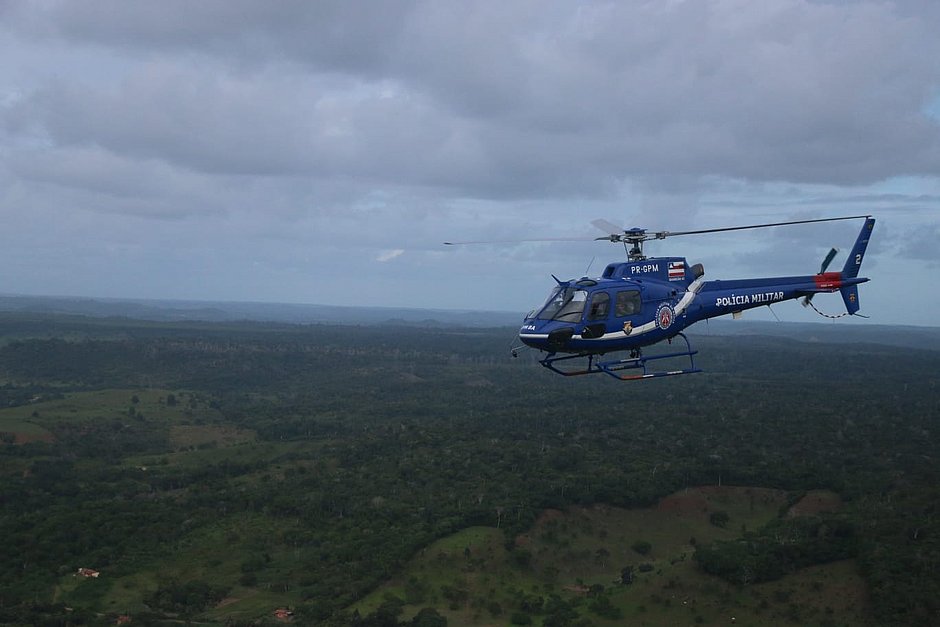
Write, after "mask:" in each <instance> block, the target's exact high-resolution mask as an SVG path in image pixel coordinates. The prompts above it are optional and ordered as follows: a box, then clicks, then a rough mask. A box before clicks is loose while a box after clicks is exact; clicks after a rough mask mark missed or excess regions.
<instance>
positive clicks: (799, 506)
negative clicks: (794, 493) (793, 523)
mask: <svg viewBox="0 0 940 627" xmlns="http://www.w3.org/2000/svg"><path fill="white" fill-rule="evenodd" d="M841 508H842V499H841V498H839V495H838V494H836V493H835V492H829V491H828V490H812V491H810V492H807V493H806V496H804V497H803V498H801V499H800V500H799V501H797V502H796V503H794V505H793V507H791V508H790V510H789V511H788V512H787V516H813V515H814V514H820V513H822V512H835V511H838V510H839V509H841Z"/></svg>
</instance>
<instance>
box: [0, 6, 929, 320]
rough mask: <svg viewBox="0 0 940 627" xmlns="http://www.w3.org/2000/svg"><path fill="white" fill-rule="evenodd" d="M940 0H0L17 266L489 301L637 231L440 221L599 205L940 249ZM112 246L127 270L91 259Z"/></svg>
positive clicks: (2, 109) (687, 250) (789, 238)
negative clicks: (473, 287) (351, 287)
mask: <svg viewBox="0 0 940 627" xmlns="http://www.w3.org/2000/svg"><path fill="white" fill-rule="evenodd" d="M937 7H938V5H937V4H936V3H932V2H928V1H926V0H905V1H897V2H881V1H875V0H872V1H870V2H865V1H863V2H852V3H845V2H817V1H810V0H768V1H766V2H760V3H755V2H681V1H675V2H639V1H637V2H621V3H606V2H583V3H570V2H563V1H558V2H554V1H550V2H542V1H536V0H531V1H522V2H512V3H497V2H474V3H464V2H438V1H431V0H415V1H412V2H406V1H401V2H370V3H368V5H363V4H360V3H349V2H341V1H336V2H315V3H310V2H301V1H285V2H276V3H259V2H254V1H251V2H249V1H247V0H245V1H242V0H224V1H223V0H218V1H215V0H211V1H207V2H197V3H193V2H184V1H183V0H167V1H166V2H158V3H152V2H128V1H126V0H121V1H118V0H110V1H103V0H89V1H87V2H82V3H74V2H64V1H58V0H53V1H51V2H41V3H40V2H37V3H0V15H2V19H0V55H2V56H3V57H4V59H5V60H8V61H9V63H7V64H4V66H3V67H2V68H0V185H2V187H0V215H2V216H3V217H4V220H5V225H6V231H5V232H4V233H3V234H2V235H0V242H3V243H4V244H5V245H6V246H7V248H6V249H5V251H4V253H3V255H6V256H5V257H3V256H2V255H0V261H5V262H7V263H15V264H20V265H18V266H17V267H19V268H20V269H21V271H22V272H21V274H18V275H16V276H17V277H22V281H23V282H24V284H30V279H29V277H30V276H34V277H39V275H40V274H41V273H40V271H39V270H38V269H36V270H33V271H32V274H31V273H30V271H29V267H28V265H29V264H27V262H25V261H23V259H25V258H26V257H27V255H28V254H32V255H33V265H34V266H36V267H37V268H38V267H39V266H42V267H48V268H57V267H67V268H75V269H77V268H82V269H83V276H84V275H87V276H88V277H91V278H88V280H87V281H86V282H85V283H84V285H85V286H86V287H85V288H84V289H85V290H86V291H89V292H95V291H98V292H101V291H102V290H105V289H108V290H117V289H118V286H123V287H126V288H127V289H131V288H132V287H134V286H135V285H139V284H138V283H135V276H138V275H140V274H147V275H148V276H151V277H153V279H152V281H151V284H152V285H153V286H154V287H153V288H152V289H153V290H155V292H154V294H153V295H159V294H164V295H168V296H173V295H178V296H182V295H186V296H192V295H194V294H199V293H200V292H201V291H202V282H203V279H202V278H201V277H205V278H204V281H205V282H207V283H210V284H211V285H213V286H214V287H213V289H216V290H217V293H218V294H219V295H220V296H221V295H225V296H226V297H235V298H237V297H238V289H239V285H242V286H244V285H250V286H251V287H250V288H248V289H249V290H250V291H251V293H253V294H257V295H258V296H259V297H260V296H262V295H263V296H265V297H266V298H272V299H275V298H281V299H287V300H311V299H312V300H317V299H316V298H313V297H309V296H303V294H305V290H314V291H316V292H317V293H322V291H320V290H319V288H317V289H314V287H311V286H321V287H322V285H324V284H325V283H327V282H329V281H330V280H332V281H333V282H334V283H335V285H336V286H338V287H339V288H341V287H342V285H343V281H342V277H344V276H345V277H369V279H368V281H369V282H370V283H369V286H370V287H369V289H370V290H375V292H376V293H377V294H378V293H387V294H388V295H389V296H390V297H398V298H402V299H404V298H405V297H404V296H403V295H402V294H403V288H401V287H400V286H399V287H397V288H396V286H395V283H396V282H398V283H408V284H409V285H416V286H417V287H418V288H420V287H421V286H422V285H426V284H433V285H435V289H434V290H431V291H428V290H425V292H424V294H425V295H424V298H426V299H431V298H434V297H435V295H439V296H440V297H441V298H446V299H449V300H448V302H451V303H453V304H454V305H455V306H457V305H459V303H461V302H462V301H461V299H466V298H468V290H467V289H466V287H465V285H466V284H467V283H472V282H474V281H477V280H484V278H485V277H490V278H492V277H494V276H496V277H500V278H501V279H503V280H502V281H501V283H500V285H499V286H492V285H490V287H489V288H488V289H492V290H494V295H496V293H497V292H498V296H497V297H498V298H499V300H500V301H501V302H505V303H516V302H522V301H525V302H526V303H528V302H529V300H532V299H534V300H538V299H540V298H541V297H542V296H543V294H542V292H543V291H544V286H543V285H542V284H541V283H540V281H541V280H542V279H545V278H546V277H548V274H549V272H558V273H560V274H568V273H570V274H571V275H574V274H578V273H580V272H582V271H583V269H584V267H586V265H587V263H588V261H590V258H591V257H592V256H595V255H596V256H597V257H598V261H597V262H596V265H595V267H599V266H602V265H603V264H604V263H606V261H608V260H610V259H614V258H618V257H619V256H621V255H622V251H620V250H618V249H616V248H611V247H602V246H600V245H599V244H584V245H581V244H576V245H575V244H572V245H565V244H527V245H524V246H517V247H511V246H501V247H500V246H497V247H486V248H484V249H483V250H478V251H473V250H466V251H447V252H444V251H441V250H439V249H438V248H437V247H438V246H439V245H440V242H442V241H444V240H449V239H515V238H521V237H566V236H572V235H573V236H585V237H589V236H593V235H596V233H595V232H594V231H593V230H592V229H591V227H590V226H588V224H589V221H590V220H591V219H592V218H596V217H604V218H607V219H608V220H611V221H613V222H616V223H619V224H624V225H627V226H634V225H637V226H648V227H650V228H652V229H672V230H675V229H685V228H695V227H702V228H704V227H710V226H724V225H729V224H734V223H740V222H743V221H746V222H757V221H773V220H776V219H786V218H788V217H792V216H802V215H806V216H809V217H815V216H819V215H832V214H833V213H843V214H844V213H877V214H879V215H880V216H890V217H891V219H893V220H895V223H894V224H893V225H892V227H891V229H890V232H891V233H904V232H912V233H915V234H916V237H912V238H910V239H909V245H896V246H892V248H891V249H879V248H877V246H880V245H881V244H878V245H876V246H875V247H873V251H874V253H875V254H874V255H873V258H872V259H871V263H872V266H871V267H876V264H877V263H887V261H885V259H886V258H887V257H888V256H889V255H891V254H893V251H894V250H897V251H898V254H899V255H901V256H902V257H907V258H915V259H928V258H930V257H925V256H924V255H928V254H930V253H929V251H928V250H927V248H928V247H930V242H931V241H932V240H931V239H930V237H932V236H930V235H929V234H930V233H933V231H930V225H931V224H933V225H934V226H935V224H936V215H938V211H940V209H938V207H940V200H938V199H940V184H938V182H937V181H938V177H940V113H938V112H940V65H938V64H937V63H936V61H935V59H937V58H940V38H938V37H937V36H936V33H937V32H938V31H940V28H938V27H940V9H938V8H937ZM36 221H40V222H41V223H42V224H44V225H45V226H46V228H45V229H44V230H43V232H42V233H41V234H40V231H39V230H37V228H38V227H36V226H35V223H36ZM889 221H890V220H884V221H883V222H882V223H880V224H879V231H878V234H879V236H882V235H883V236H884V237H887V235H888V233H889V230H888V229H885V230H882V228H881V227H882V226H884V225H885V224H886V223H887V222H889ZM925 225H926V226H925ZM40 235H41V236H42V238H43V241H44V242H45V243H44V244H43V245H42V246H41V247H39V250H35V249H34V250H32V252H31V253H30V251H29V250H28V247H25V246H24V244H23V242H24V241H28V240H29V239H30V238H38V237H40ZM830 235H831V237H830ZM847 237H848V239H849V240H850V241H849V242H848V243H851V239H852V238H853V237H854V234H849V235H848V236H847ZM845 239H846V236H845V234H844V233H842V232H841V231H839V232H836V231H832V232H831V233H830V231H829V230H828V227H827V228H821V229H820V230H814V231H812V232H811V233H808V232H807V233H803V232H802V231H800V232H796V231H794V232H792V233H789V234H788V233H781V234H779V235H778V234H772V233H768V234H766V235H762V236H760V238H751V239H746V238H742V239H728V240H721V241H722V244H720V245H719V244H717V243H716V244H711V243H708V242H699V241H694V240H681V241H679V238H676V240H677V241H676V242H673V241H671V240H670V241H669V242H668V243H663V245H662V247H658V248H656V250H655V251H651V252H653V253H659V254H688V255H690V257H691V256H695V257H696V259H701V260H703V261H706V262H707V263H708V264H709V265H708V267H709V268H710V271H716V272H722V273H725V274H724V276H729V275H731V274H734V275H747V274H752V273H756V272H762V271H767V272H768V273H770V274H773V273H776V272H778V271H781V269H782V268H791V267H792V268H795V269H798V270H799V271H802V270H804V269H805V268H807V267H808V268H810V269H815V267H816V264H817V263H818V259H817V257H820V258H821V256H822V255H823V254H824V253H825V250H826V249H827V247H828V245H829V244H830V243H841V242H843V240H845ZM830 240H836V241H834V242H830ZM884 241H887V240H884ZM844 245H847V243H846V244H844ZM748 246H749V247H750V249H751V251H750V252H748V253H746V254H739V251H740V250H741V249H742V248H744V247H748ZM931 250H932V249H931ZM246 251H250V254H248V253H246ZM398 251H404V252H401V253H398ZM69 255H73V256H74V257H75V258H77V259H79V260H81V263H77V264H74V265H72V266H70V265H69V263H68V261H67V259H68V258H69ZM116 259H117V260H118V262H117V265H119V266H121V267H122V268H126V269H127V273H126V276H125V277H124V278H123V279H122V280H121V281H118V280H115V281H112V282H107V281H104V280H95V279H94V277H95V276H96V275H102V274H104V271H103V270H102V269H103V268H109V267H111V266H109V265H108V264H113V263H114V262H115V260H116ZM377 259H387V262H384V263H381V262H377V261H376V260H377ZM866 263H868V262H866ZM24 264H25V265H24ZM188 265H189V266H192V268H194V269H195V270H193V271H192V272H188V271H187V269H186V268H187V266H188ZM278 272H281V274H280V275H279V274H278ZM62 274H64V273H62V272H60V273H59V275H62ZM59 275H56V273H55V272H52V271H50V272H49V273H46V274H42V275H41V277H40V278H36V279H35V281H34V282H35V283H36V284H37V285H54V284H55V281H58V280H59V279H58V278H57V276H59ZM239 277H240V278H241V279H243V280H242V281H241V283H240V281H239ZM324 277H333V278H332V279H327V278H324ZM336 277H339V278H336ZM15 280H20V279H19V278H15V277H14V278H10V279H9V281H15ZM363 280H365V279H363ZM380 282H381V284H380ZM62 284H64V285H65V286H66V287H67V286H68V285H70V284H71V285H78V284H79V283H69V282H68V281H64V280H63V281H62ZM503 284H505V287H504V286H503ZM512 286H516V287H512ZM3 289H4V288H3V286H2V285H0V290H3ZM37 289H38V288H37ZM50 289H51V288H50ZM141 289H142V288H141ZM161 290H163V291H162V292H161ZM173 290H175V291H173ZM278 294H281V296H277V295H278ZM112 295H119V294H112ZM285 295H287V296H290V297H291V298H286V296H285ZM295 295H300V296H295ZM206 296H211V294H206ZM321 301H322V299H321ZM323 302H326V301H323ZM413 304H414V303H413ZM425 304H428V305H431V306H440V303H435V302H426V303H425ZM525 306H528V305H523V307H525Z"/></svg>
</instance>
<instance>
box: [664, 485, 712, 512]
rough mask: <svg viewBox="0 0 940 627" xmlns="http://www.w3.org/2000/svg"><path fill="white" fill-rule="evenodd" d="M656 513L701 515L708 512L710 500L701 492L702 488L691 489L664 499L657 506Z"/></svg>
mask: <svg viewBox="0 0 940 627" xmlns="http://www.w3.org/2000/svg"><path fill="white" fill-rule="evenodd" d="M656 511H659V512H666V513H673V514H676V515H677V516H683V515H685V516H688V515H691V514H701V513H703V512H707V511H708V499H706V498H705V495H704V494H702V493H701V492H700V488H690V489H688V490H685V491H684V492H679V493H677V494H672V495H670V496H667V497H665V498H664V499H662V500H661V501H660V502H659V503H658V504H657V505H656Z"/></svg>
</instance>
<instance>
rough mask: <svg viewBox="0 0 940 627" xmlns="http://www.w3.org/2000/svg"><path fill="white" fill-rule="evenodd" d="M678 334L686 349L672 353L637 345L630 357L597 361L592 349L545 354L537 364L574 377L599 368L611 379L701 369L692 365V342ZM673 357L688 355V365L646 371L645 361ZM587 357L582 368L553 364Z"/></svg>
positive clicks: (693, 362) (693, 352)
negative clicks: (646, 353) (650, 352)
mask: <svg viewBox="0 0 940 627" xmlns="http://www.w3.org/2000/svg"><path fill="white" fill-rule="evenodd" d="M678 335H679V336H681V337H682V339H683V340H685V346H686V350H684V351H679V352H675V353H665V354H663V355H650V356H649V357H644V356H643V353H642V352H641V351H640V349H639V348H636V349H633V350H632V351H630V357H629V358H627V359H614V360H610V361H598V360H597V358H600V357H601V356H600V355H598V354H595V353H580V354H577V355H565V356H563V357H555V353H551V354H549V355H548V356H547V357H546V358H545V359H542V360H540V361H539V363H540V364H542V365H543V366H545V367H546V368H548V369H549V370H551V371H552V372H556V373H558V374H560V375H562V376H565V377H575V376H579V375H582V374H595V373H599V372H602V373H604V374H609V375H610V376H612V377H614V378H615V379H619V380H621V381H633V380H636V379H653V378H656V377H671V376H674V375H677V374H692V373H694V372H701V371H702V369H701V368H696V367H695V360H694V359H693V357H692V356H693V355H696V354H697V353H698V351H694V350H692V345H691V344H689V338H687V337H686V336H685V334H683V333H679V334H678ZM675 357H688V358H689V367H688V368H683V369H681V370H660V371H655V372H650V371H649V369H648V368H647V366H646V364H647V363H648V362H651V361H656V360H659V359H671V358H675ZM583 358H587V366H586V367H584V368H582V369H576V370H562V369H561V368H560V367H558V366H556V365H555V364H560V362H567V361H569V360H574V359H583ZM624 370H628V371H629V370H642V371H643V372H642V374H641V373H635V374H625V373H622V372H621V371H624Z"/></svg>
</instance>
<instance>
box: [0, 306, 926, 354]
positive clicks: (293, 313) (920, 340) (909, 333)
mask: <svg viewBox="0 0 940 627" xmlns="http://www.w3.org/2000/svg"><path fill="white" fill-rule="evenodd" d="M0 311H6V312H17V313H36V314H67V315H79V316H88V317H93V318H128V319H132V320H147V321H155V322H185V321H193V322H196V321H199V322H240V321H252V322H278V323H286V324H318V323H329V324H351V325H382V324H392V325H397V326H422V327H472V328H492V327H515V326H517V325H518V324H519V323H520V321H521V320H522V317H523V315H522V314H521V313H512V312H505V311H468V310H449V309H409V308H401V307H344V306H336V305H307V304H291V303H250V302H212V301H187V300H135V299H111V298H77V297H59V296H18V295H0ZM689 335H691V336H707V335H765V336H774V337H788V338H791V339H793V340H796V341H801V342H822V343H852V344H883V345H889V346H900V347H906V348H922V349H931V350H940V327H909V326H889V325H874V324H840V323H838V322H835V323H828V322H827V323H804V322H764V321H753V320H734V321H733V320H730V319H724V318H722V319H715V320H711V321H708V322H700V323H698V324H696V325H695V326H693V327H692V328H691V329H689Z"/></svg>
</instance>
